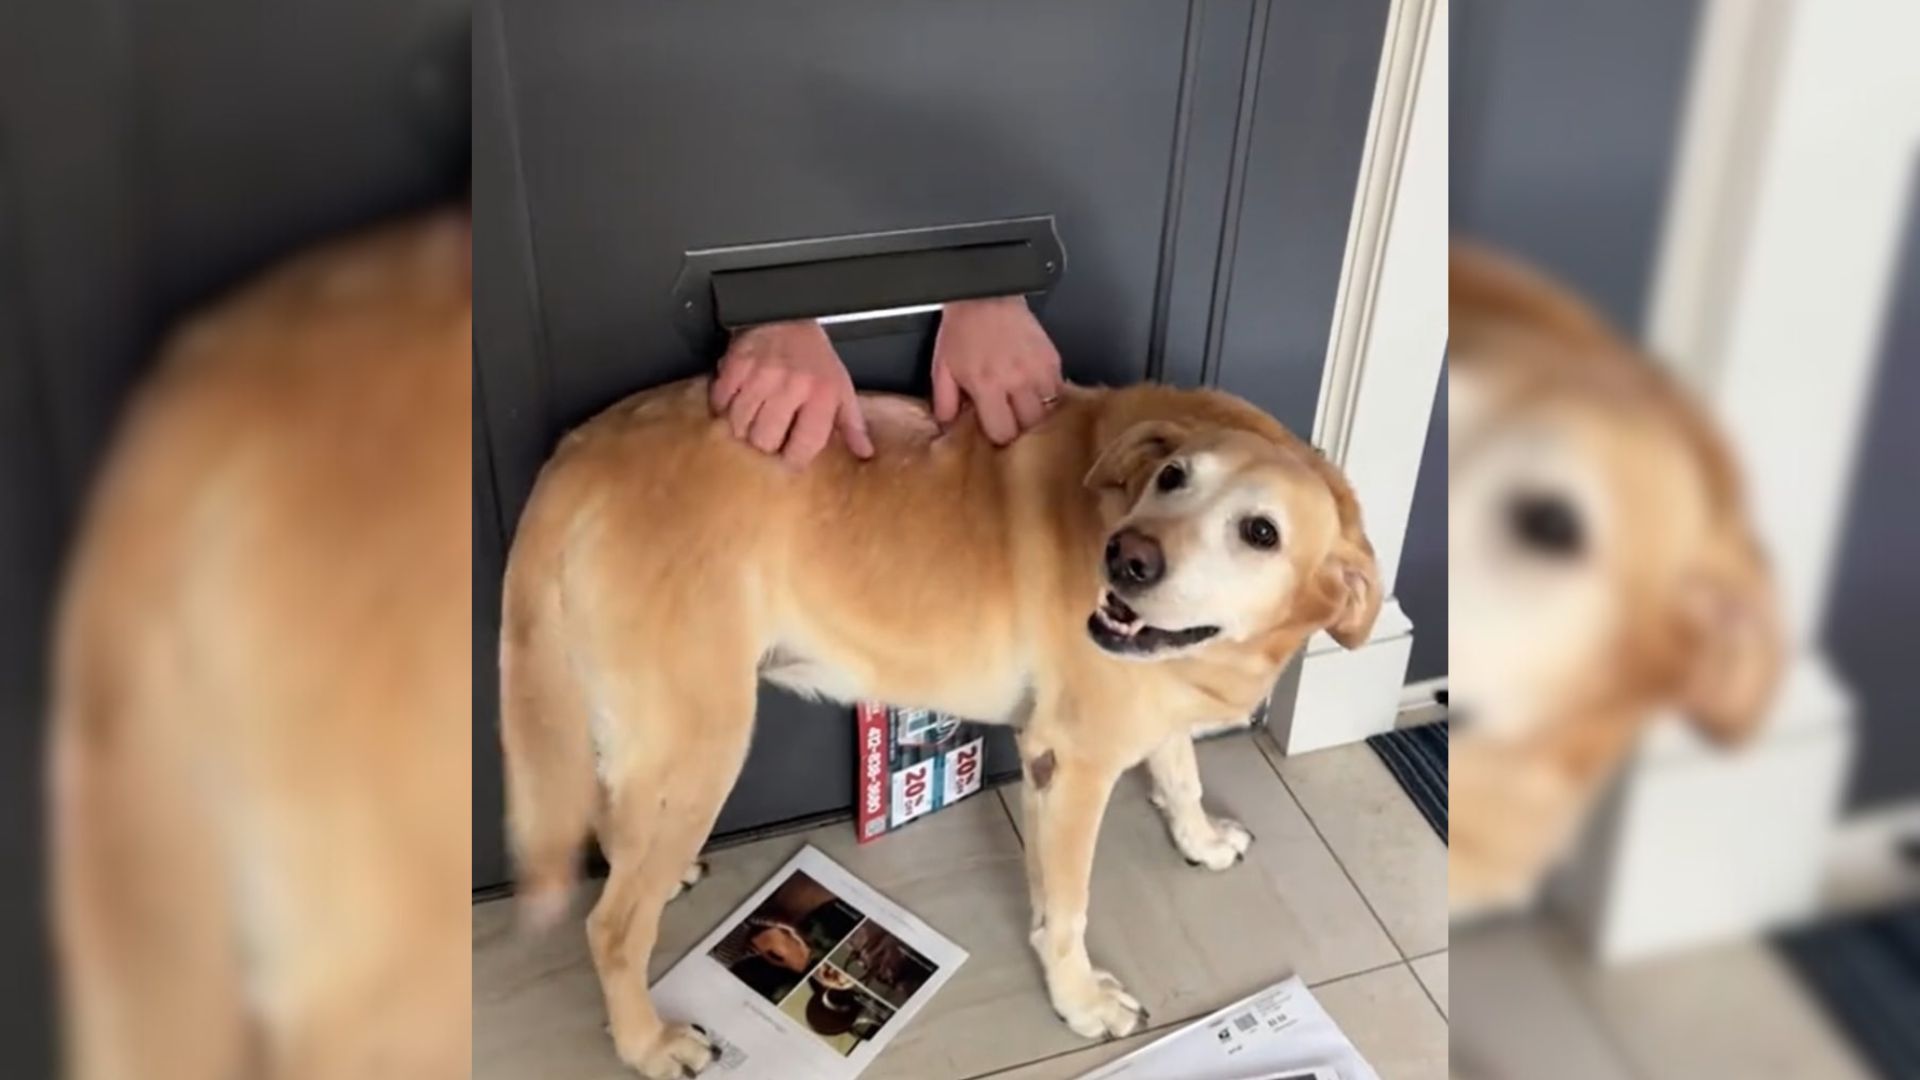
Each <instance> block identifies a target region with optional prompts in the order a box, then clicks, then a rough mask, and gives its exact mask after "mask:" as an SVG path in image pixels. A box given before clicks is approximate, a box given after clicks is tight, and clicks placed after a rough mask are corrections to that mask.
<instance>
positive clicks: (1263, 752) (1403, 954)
mask: <svg viewBox="0 0 1920 1080" xmlns="http://www.w3.org/2000/svg"><path fill="white" fill-rule="evenodd" d="M1259 734H1260V733H1256V735H1255V739H1256V742H1257V740H1258V737H1259ZM1254 749H1255V750H1258V751H1260V757H1261V758H1262V759H1264V760H1265V761H1266V763H1267V768H1269V769H1272V770H1273V775H1274V778H1275V779H1276V780H1279V781H1280V787H1281V789H1282V790H1284V791H1286V793H1287V798H1289V799H1292V800H1293V805H1294V806H1296V807H1298V808H1299V810H1300V816H1301V817H1304V818H1306V819H1307V824H1308V825H1309V826H1311V827H1312V828H1313V835H1315V836H1317V837H1319V838H1320V846H1321V847H1323V848H1326V849H1327V854H1328V855H1330V856H1332V857H1333V865H1335V866H1337V867H1339V868H1340V872H1341V873H1342V874H1344V875H1346V878H1347V884H1349V885H1352V886H1353V891H1354V893H1355V894H1356V895H1358V896H1359V897H1360V902H1361V903H1362V904H1364V905H1366V908H1367V914H1369V915H1371V916H1373V921H1374V923H1375V924H1377V925H1378V926H1379V927H1380V933H1382V934H1383V935H1385V936H1386V939H1387V944H1389V945H1392V946H1393V951H1394V952H1395V953H1397V954H1399V956H1400V959H1401V961H1402V962H1403V963H1404V962H1405V961H1406V960H1407V951H1406V950H1405V949H1402V948H1401V947H1400V942H1399V941H1398V940H1397V939H1396V938H1395V937H1394V936H1393V931H1392V930H1389V929H1387V921H1386V920H1385V919H1382V918H1381V917H1380V912H1379V911H1377V910H1375V909H1374V906H1373V901H1372V900H1370V899H1368V898H1367V891H1366V890H1365V889H1362V888H1361V887H1360V883H1359V882H1358V881H1356V880H1354V877H1353V871H1351V870H1348V869H1347V864H1346V862H1345V860H1343V859H1341V858H1340V853H1339V852H1338V851H1335V850H1334V849H1333V844H1331V843H1329V842H1328V840H1327V834H1326V833H1323V832H1321V831H1320V823H1319V822H1317V821H1315V820H1313V815H1312V814H1311V813H1309V812H1308V810H1307V804H1306V803H1304V802H1301V801H1300V796H1299V795H1297V794H1295V793H1294V790H1293V785H1291V784H1289V783H1287V778H1286V776H1285V774H1283V773H1282V772H1281V771H1280V766H1279V764H1278V763H1277V762H1275V761H1274V760H1273V756H1272V755H1271V754H1269V753H1267V748H1266V747H1265V746H1259V745H1256V746H1255V747H1254Z"/></svg>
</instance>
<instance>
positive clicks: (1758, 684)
mask: <svg viewBox="0 0 1920 1080" xmlns="http://www.w3.org/2000/svg"><path fill="white" fill-rule="evenodd" d="M1674 601H1675V602H1674V609H1673V610H1674V616H1673V617H1674V619H1675V620H1676V622H1677V623H1678V626H1677V631H1678V632H1677V633H1676V634H1675V636H1674V638H1673V640H1675V641H1677V642H1678V643H1679V648H1680V650H1681V652H1680V656H1679V661H1680V665H1679V685H1678V687H1677V693H1676V698H1677V704H1678V705H1679V707H1680V709H1681V710H1682V711H1683V712H1684V713H1685V714H1686V715H1687V716H1688V717H1689V718H1690V719H1691V720H1692V721H1693V723H1694V726H1695V727H1696V728H1698V729H1699V730H1700V732H1701V733H1702V734H1704V735H1705V736H1707V737H1708V738H1709V739H1712V740H1713V741H1714V742H1716V743H1719V744H1721V745H1733V744H1736V743H1739V742H1740V741H1741V740H1743V739H1745V738H1747V737H1748V736H1749V735H1752V734H1753V733H1754V731H1756V730H1757V729H1758V728H1759V727H1760V722H1761V720H1762V719H1764V718H1765V715H1766V709H1767V706H1768V705H1769V704H1770V703H1771V702H1772V700H1773V691H1774V687H1775V686H1776V685H1777V684H1778V682H1779V679H1780V669H1781V666H1782V662H1783V657H1784V654H1785V648H1786V647H1785V642H1784V640H1783V638H1784V634H1785V630H1784V628H1783V627H1782V626H1781V622H1780V609H1779V604H1778V601H1777V599H1776V597H1775V595H1774V589H1773V575H1772V572H1771V571H1770V570H1769V569H1768V567H1767V564H1766V560H1765V558H1764V557H1763V556H1762V555H1761V553H1760V551H1759V549H1758V546H1757V545H1755V544H1754V543H1753V542H1752V541H1751V539H1750V538H1748V537H1747V536H1746V535H1744V533H1742V534H1738V535H1732V536H1726V537H1723V538H1721V539H1720V540H1718V541H1717V542H1716V543H1715V545H1714V546H1713V547H1711V548H1710V549H1709V550H1708V552H1707V554H1706V556H1705V558H1704V559H1702V561H1701V565H1700V566H1698V567H1696V568H1695V569H1694V570H1693V571H1692V572H1691V573H1689V574H1688V575H1687V578H1686V579H1685V580H1684V581H1683V582H1682V583H1681V585H1680V587H1679V589H1678V590H1676V595H1675V598H1674Z"/></svg>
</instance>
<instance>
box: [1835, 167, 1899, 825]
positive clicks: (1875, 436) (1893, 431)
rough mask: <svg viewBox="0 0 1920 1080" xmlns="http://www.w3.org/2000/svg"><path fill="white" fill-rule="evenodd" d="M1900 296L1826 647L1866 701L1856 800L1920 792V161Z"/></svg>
mask: <svg viewBox="0 0 1920 1080" xmlns="http://www.w3.org/2000/svg"><path fill="white" fill-rule="evenodd" d="M1907 206H1908V209H1907V224H1906V237H1905V240H1904V241H1903V249H1902V250H1903V254H1902V256H1901V260H1900V272H1899V276H1898V277H1897V278H1896V279H1895V284H1894V294H1893V295H1894V298H1895V299H1894V302H1893V311H1892V313H1891V318H1890V319H1889V320H1888V324H1887V331H1886V336H1885V337H1884V338H1883V339H1882V344H1881V351H1880V364H1879V371H1878V374H1877V375H1876V378H1875V383H1874V391H1873V398H1872V405H1870V406H1869V410H1868V418H1867V425H1866V429H1865V432H1864V436H1863V440H1862V442H1861V446H1860V457H1859V460H1858V462H1857V463H1856V464H1855V466H1854V481H1853V491H1852V493H1851V495H1850V498H1849V509H1848V513H1847V522H1846V526H1845V531H1844V533H1843V535H1842V540H1841V543H1840V549H1839V554H1838V558H1837V561H1836V563H1835V566H1834V578H1833V586H1832V588H1833V592H1832V593H1831V595H1829V596H1828V598H1827V620H1826V627H1825V639H1826V645H1827V648H1828V649H1829V650H1831V653H1832V656H1833V660H1834V663H1835V665H1836V666H1837V667H1838V668H1839V669H1840V673H1841V676H1842V678H1844V679H1845V680H1846V682H1847V683H1848V685H1849V686H1851V688H1852V689H1853V692H1854V694H1855V696H1856V698H1857V700H1858V701H1859V704H1860V724H1861V729H1860V747H1861V753H1860V754H1859V757H1858V759H1857V760H1856V761H1855V763H1854V779H1853V787H1852V789H1851V793H1850V795H1849V797H1848V805H1849V807H1850V808H1851V809H1856V810H1866V809H1874V808H1878V807H1883V806H1888V805H1891V804H1893V803H1898V802H1906V803H1913V802H1915V801H1916V800H1920V722H1916V719H1917V718H1920V679H1916V678H1915V677H1914V657H1913V630H1914V628H1915V627H1916V626H1920V559H1916V557H1915V556H1916V554H1920V502H1916V501H1915V500H1914V498H1913V478H1914V477H1915V476H1920V427H1916V426H1915V425H1914V423H1913V409H1914V406H1915V405H1916V404H1920V162H1916V167H1915V170H1914V184H1913V195H1912V197H1911V198H1910V199H1909V200H1908V204H1907Z"/></svg>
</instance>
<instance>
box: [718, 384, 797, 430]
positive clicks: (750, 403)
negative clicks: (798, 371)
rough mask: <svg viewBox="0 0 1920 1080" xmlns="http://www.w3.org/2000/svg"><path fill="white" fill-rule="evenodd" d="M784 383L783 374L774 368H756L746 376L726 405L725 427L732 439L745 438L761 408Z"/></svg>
mask: <svg viewBox="0 0 1920 1080" xmlns="http://www.w3.org/2000/svg"><path fill="white" fill-rule="evenodd" d="M785 381H786V375H785V373H784V372H781V371H779V370H778V369H775V368H766V367H762V368H756V369H753V370H752V371H751V372H750V373H749V374H748V375H747V376H746V378H745V380H744V381H743V382H742V383H741V385H740V388H739V391H738V392H737V393H735V394H734V395H733V398H732V400H731V401H729V402H728V403H727V426H728V427H730V428H732V429H733V437H734V438H736V439H745V438H746V437H747V434H748V432H750V431H752V430H753V424H754V421H755V419H756V418H757V417H758V415H759V413H760V410H761V408H762V406H764V405H765V404H766V402H767V399H768V398H770V397H772V396H773V395H774V393H775V392H777V391H778V390H779V388H780V385H781V383H783V382H785Z"/></svg>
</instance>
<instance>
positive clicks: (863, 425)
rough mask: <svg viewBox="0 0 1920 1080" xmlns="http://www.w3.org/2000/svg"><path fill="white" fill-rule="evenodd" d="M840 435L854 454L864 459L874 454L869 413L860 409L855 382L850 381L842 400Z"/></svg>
mask: <svg viewBox="0 0 1920 1080" xmlns="http://www.w3.org/2000/svg"><path fill="white" fill-rule="evenodd" d="M839 420H840V437H841V438H843V439H845V440H847V449H849V450H852V451H853V456H854V457H857V458H860V459H862V460H864V459H866V458H870V457H872V456H873V439H872V437H871V436H869V435H868V434H867V414H866V413H864V412H861V411H860V396H859V395H858V394H856V393H854V390H853V384H852V383H848V384H847V389H846V393H845V394H844V395H842V397H841V401H840V412H839Z"/></svg>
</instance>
